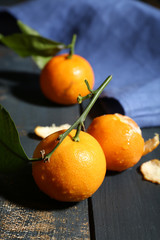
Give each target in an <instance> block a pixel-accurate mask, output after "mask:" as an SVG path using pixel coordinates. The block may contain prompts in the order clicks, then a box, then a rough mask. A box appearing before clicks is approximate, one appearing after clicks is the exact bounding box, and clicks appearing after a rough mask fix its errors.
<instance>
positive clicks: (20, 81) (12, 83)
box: [0, 71, 63, 107]
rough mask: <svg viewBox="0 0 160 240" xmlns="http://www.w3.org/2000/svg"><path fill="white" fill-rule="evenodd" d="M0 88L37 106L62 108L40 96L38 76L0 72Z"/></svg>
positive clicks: (25, 73)
mask: <svg viewBox="0 0 160 240" xmlns="http://www.w3.org/2000/svg"><path fill="white" fill-rule="evenodd" d="M0 86H1V87H4V88H7V89H8V90H9V91H10V92H11V94H12V95H13V96H15V97H16V98H18V99H20V100H22V101H25V102H29V103H32V104H35V105H39V106H47V107H53V106H54V107H63V105H58V104H56V103H53V102H51V101H49V100H48V99H47V98H45V96H44V95H43V94H42V92H41V89H40V84H39V74H35V73H27V72H14V71H0Z"/></svg>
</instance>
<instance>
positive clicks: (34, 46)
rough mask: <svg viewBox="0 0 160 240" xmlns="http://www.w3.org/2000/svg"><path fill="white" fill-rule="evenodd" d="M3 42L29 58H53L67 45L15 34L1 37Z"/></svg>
mask: <svg viewBox="0 0 160 240" xmlns="http://www.w3.org/2000/svg"><path fill="white" fill-rule="evenodd" d="M0 40H1V42H2V43H3V44H5V45H6V46H7V47H9V48H11V49H12V50H14V51H15V52H16V53H17V54H19V55H20V56H21V57H28V56H53V55H55V54H56V53H58V52H59V51H60V50H62V49H65V48H66V45H64V44H63V43H59V42H55V41H52V40H49V39H46V38H43V37H41V36H35V35H28V34H25V33H15V34H13V35H10V36H1V38H0Z"/></svg>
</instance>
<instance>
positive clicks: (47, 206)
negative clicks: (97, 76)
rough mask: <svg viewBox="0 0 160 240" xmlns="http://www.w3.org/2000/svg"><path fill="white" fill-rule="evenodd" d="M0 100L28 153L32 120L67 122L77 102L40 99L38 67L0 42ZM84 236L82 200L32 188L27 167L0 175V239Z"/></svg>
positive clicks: (35, 122) (33, 139) (76, 109)
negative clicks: (65, 103)
mask: <svg viewBox="0 0 160 240" xmlns="http://www.w3.org/2000/svg"><path fill="white" fill-rule="evenodd" d="M0 103H1V104H2V105H3V106H4V107H5V108H6V109H7V110H8V112H9V113H10V115H11V117H12V119H13V120H14V122H15V124H16V127H17V129H18V132H19V135H20V140H21V144H22V146H23V148H24V150H25V151H26V153H27V155H28V156H29V157H31V156H32V153H33V151H34V149H35V147H36V145H37V144H38V142H39V139H38V138H36V137H35V135H34V128H35V127H36V126H37V125H42V126H46V125H51V124H52V123H56V124H57V125H60V124H63V123H70V124H72V123H73V122H74V121H75V118H77V117H78V116H79V111H80V109H79V106H78V105H77V106H68V107H67V106H59V105H55V104H53V103H51V102H49V101H48V100H46V99H45V98H44V96H43V95H42V93H41V91H40V88H39V69H38V68H37V67H36V66H35V65H34V63H33V62H32V61H31V59H30V58H27V59H21V58H20V57H18V56H17V55H16V54H14V53H13V52H12V51H11V50H9V49H6V48H5V47H2V46H0ZM10 238H11V239H45V240H46V239H89V238H90V235H89V224H88V201H87V200H86V201H82V202H80V203H77V204H69V203H59V202H57V201H54V200H51V199H50V198H49V197H47V196H45V195H44V194H43V193H42V192H40V191H39V190H38V188H37V187H36V185H35V183H34V181H33V178H32V174H31V166H28V167H27V168H25V169H24V171H21V172H19V173H18V174H16V175H15V174H13V175H9V176H6V175H0V239H10Z"/></svg>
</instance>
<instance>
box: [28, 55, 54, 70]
mask: <svg viewBox="0 0 160 240" xmlns="http://www.w3.org/2000/svg"><path fill="white" fill-rule="evenodd" d="M51 58H52V57H41V56H33V57H32V59H33V61H34V62H35V63H36V64H37V66H38V67H39V68H40V69H43V68H44V66H45V65H46V64H47V63H48V62H49V61H50V60H51Z"/></svg>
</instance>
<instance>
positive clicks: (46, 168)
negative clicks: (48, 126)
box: [32, 130, 106, 202]
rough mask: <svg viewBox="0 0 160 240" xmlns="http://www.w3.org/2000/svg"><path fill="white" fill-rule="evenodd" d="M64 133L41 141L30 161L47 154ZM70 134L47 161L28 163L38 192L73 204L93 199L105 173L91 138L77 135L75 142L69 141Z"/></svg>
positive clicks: (101, 160) (85, 134)
mask: <svg viewBox="0 0 160 240" xmlns="http://www.w3.org/2000/svg"><path fill="white" fill-rule="evenodd" d="M62 133H64V130H62V131H58V132H56V133H53V134H51V135H49V136H48V137H46V138H44V139H43V140H42V141H41V142H40V143H39V144H38V146H37V147H36V149H35V151H34V154H33V157H34V158H39V157H41V154H40V151H42V150H45V153H46V154H48V153H50V152H51V151H52V149H53V148H54V147H55V146H56V144H57V139H58V137H59V136H60V134H62ZM75 133H76V130H72V131H71V132H70V133H69V134H68V135H67V136H66V138H65V139H64V140H63V141H62V142H61V144H60V145H59V146H58V148H57V149H56V150H55V151H54V152H53V154H52V155H51V157H50V159H49V161H47V162H44V161H36V162H33V163H32V174H33V177H34V180H35V182H36V184H37V185H38V187H39V189H40V190H41V191H43V192H44V193H45V194H47V195H48V196H50V197H51V198H54V199H56V200H59V201H64V202H77V201H81V200H84V199H86V198H88V197H90V196H92V195H93V193H94V192H96V191H97V189H98V188H99V187H100V185H101V184H102V182H103V180H104V177H105V173H106V160H105V155H104V152H103V150H102V148H101V146H100V144H99V143H98V142H97V140H96V139H95V138H93V137H92V136H91V135H90V134H88V133H86V132H83V131H80V134H79V138H80V141H79V142H75V141H73V139H72V138H73V137H74V136H75Z"/></svg>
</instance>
